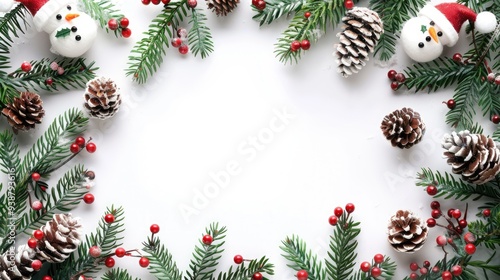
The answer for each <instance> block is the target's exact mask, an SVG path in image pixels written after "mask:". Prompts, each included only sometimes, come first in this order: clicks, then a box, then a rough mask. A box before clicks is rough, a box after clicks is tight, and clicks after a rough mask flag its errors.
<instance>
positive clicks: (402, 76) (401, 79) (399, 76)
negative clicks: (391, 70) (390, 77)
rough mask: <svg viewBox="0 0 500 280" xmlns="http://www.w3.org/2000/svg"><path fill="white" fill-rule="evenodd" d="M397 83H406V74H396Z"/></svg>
mask: <svg viewBox="0 0 500 280" xmlns="http://www.w3.org/2000/svg"><path fill="white" fill-rule="evenodd" d="M396 81H398V82H400V83H404V82H405V81H406V77H405V74H403V73H397V74H396Z"/></svg>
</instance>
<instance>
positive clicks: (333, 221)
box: [328, 216, 339, 226]
mask: <svg viewBox="0 0 500 280" xmlns="http://www.w3.org/2000/svg"><path fill="white" fill-rule="evenodd" d="M338 222H339V218H338V217H337V216H330V218H328V223H330V225H332V226H336V225H337V223H338Z"/></svg>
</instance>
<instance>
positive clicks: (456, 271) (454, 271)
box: [451, 264, 462, 276]
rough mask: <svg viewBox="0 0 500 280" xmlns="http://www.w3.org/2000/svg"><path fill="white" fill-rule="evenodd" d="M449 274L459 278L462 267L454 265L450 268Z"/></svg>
mask: <svg viewBox="0 0 500 280" xmlns="http://www.w3.org/2000/svg"><path fill="white" fill-rule="evenodd" d="M451 274H453V276H460V274H462V267H461V266H460V265H458V264H457V265H454V266H453V267H452V268H451Z"/></svg>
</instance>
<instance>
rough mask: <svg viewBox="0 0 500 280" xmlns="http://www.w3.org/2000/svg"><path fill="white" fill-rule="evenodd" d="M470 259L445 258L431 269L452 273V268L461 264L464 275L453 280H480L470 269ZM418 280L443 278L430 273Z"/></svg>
mask: <svg viewBox="0 0 500 280" xmlns="http://www.w3.org/2000/svg"><path fill="white" fill-rule="evenodd" d="M470 259H471V257H470V256H467V257H460V256H454V257H452V258H450V259H446V258H444V259H441V260H439V261H437V262H436V264H434V265H432V266H431V267H439V268H440V269H441V271H445V270H447V271H451V268H452V267H453V266H455V265H457V264H459V265H461V266H462V269H463V270H462V274H461V275H459V276H453V279H457V280H476V279H479V278H478V277H477V275H476V273H475V272H474V270H472V269H471V268H470V267H469V263H470ZM418 279H419V280H438V279H442V278H441V273H433V272H430V273H427V274H423V275H420V277H419V278H418ZM485 279H487V278H485ZM403 280H411V278H410V277H409V276H406V277H405V278H404V279H403Z"/></svg>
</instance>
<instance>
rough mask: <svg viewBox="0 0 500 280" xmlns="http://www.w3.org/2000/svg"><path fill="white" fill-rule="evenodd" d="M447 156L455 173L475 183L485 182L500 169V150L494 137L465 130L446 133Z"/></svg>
mask: <svg viewBox="0 0 500 280" xmlns="http://www.w3.org/2000/svg"><path fill="white" fill-rule="evenodd" d="M442 146H443V148H444V149H445V150H446V151H445V152H444V156H445V158H447V161H446V162H447V163H448V164H449V165H451V167H452V171H453V173H455V174H461V175H462V179H463V180H464V181H467V182H469V183H473V184H484V183H486V182H488V181H490V180H492V179H494V178H495V176H496V175H497V174H498V172H499V171H500V164H499V160H500V151H499V150H498V148H497V146H496V144H495V142H494V141H493V139H492V138H489V137H486V136H484V135H482V134H471V133H470V132H469V131H467V130H464V131H460V132H458V133H457V132H455V131H454V132H452V133H451V135H449V134H446V135H445V136H444V138H443V142H442Z"/></svg>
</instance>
